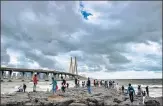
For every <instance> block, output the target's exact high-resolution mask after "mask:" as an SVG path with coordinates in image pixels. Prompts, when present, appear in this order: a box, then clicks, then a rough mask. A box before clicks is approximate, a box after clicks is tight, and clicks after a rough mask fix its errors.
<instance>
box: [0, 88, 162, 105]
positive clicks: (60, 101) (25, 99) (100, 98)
mask: <svg viewBox="0 0 163 106" xmlns="http://www.w3.org/2000/svg"><path fill="white" fill-rule="evenodd" d="M1 105H3V106H31V105H33V106H124V105H125V106H130V105H134V106H135V105H143V97H140V96H137V95H135V96H134V102H133V103H131V102H130V100H129V96H128V95H127V96H125V95H122V94H121V92H119V91H116V90H115V89H105V88H103V87H98V88H95V87H92V94H88V93H87V88H70V89H67V90H66V92H65V93H62V92H61V91H60V90H58V91H57V95H52V93H51V92H42V91H38V92H26V93H23V92H17V93H12V94H1ZM144 105H145V106H161V105H162V97H160V98H152V97H146V99H145V104H144Z"/></svg>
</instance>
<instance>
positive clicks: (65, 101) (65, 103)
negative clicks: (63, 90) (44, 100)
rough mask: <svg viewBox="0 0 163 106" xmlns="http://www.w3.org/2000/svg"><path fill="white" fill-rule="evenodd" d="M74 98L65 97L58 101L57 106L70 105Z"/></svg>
mask: <svg viewBox="0 0 163 106" xmlns="http://www.w3.org/2000/svg"><path fill="white" fill-rule="evenodd" d="M73 101H74V100H73V99H63V100H62V101H60V102H58V104H57V106H69V104H71V103H72V102H73Z"/></svg>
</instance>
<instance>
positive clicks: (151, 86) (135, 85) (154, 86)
mask: <svg viewBox="0 0 163 106" xmlns="http://www.w3.org/2000/svg"><path fill="white" fill-rule="evenodd" d="M138 85H141V84H133V85H132V86H133V87H138ZM146 86H148V87H149V88H162V85H143V84H142V85H141V87H142V88H145V87H146Z"/></svg>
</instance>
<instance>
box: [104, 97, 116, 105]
mask: <svg viewBox="0 0 163 106" xmlns="http://www.w3.org/2000/svg"><path fill="white" fill-rule="evenodd" d="M117 105H118V103H116V102H113V101H112V100H109V99H108V100H105V101H104V106H117Z"/></svg>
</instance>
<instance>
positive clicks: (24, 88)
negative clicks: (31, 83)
mask: <svg viewBox="0 0 163 106" xmlns="http://www.w3.org/2000/svg"><path fill="white" fill-rule="evenodd" d="M26 88H27V86H26V84H23V90H24V92H25V90H26Z"/></svg>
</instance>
